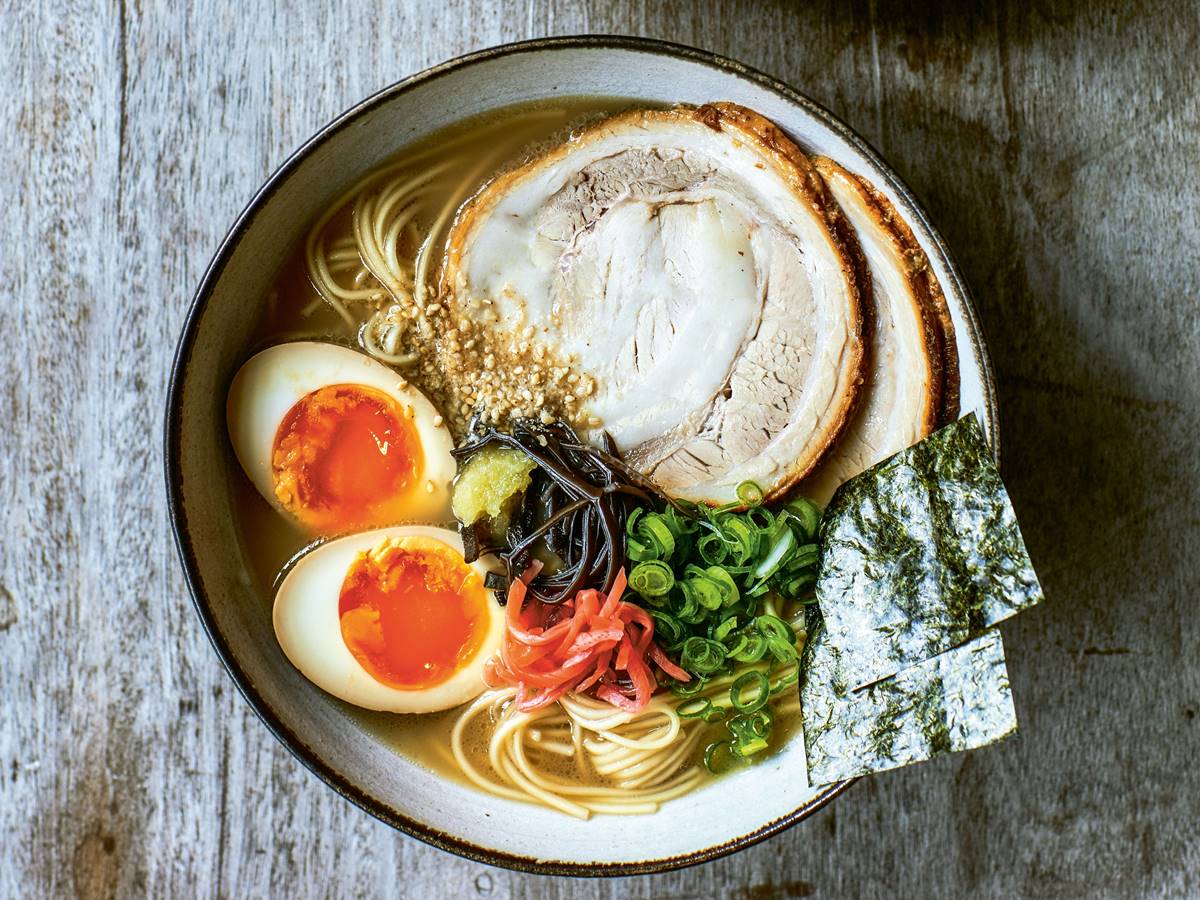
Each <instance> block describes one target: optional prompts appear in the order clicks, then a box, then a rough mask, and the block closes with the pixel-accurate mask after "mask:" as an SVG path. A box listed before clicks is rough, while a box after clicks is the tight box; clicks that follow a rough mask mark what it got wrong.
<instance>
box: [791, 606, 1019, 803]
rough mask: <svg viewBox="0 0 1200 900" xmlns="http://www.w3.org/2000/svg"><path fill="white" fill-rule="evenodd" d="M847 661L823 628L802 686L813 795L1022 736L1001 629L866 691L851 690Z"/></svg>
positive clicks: (813, 641)
mask: <svg viewBox="0 0 1200 900" xmlns="http://www.w3.org/2000/svg"><path fill="white" fill-rule="evenodd" d="M844 661H845V654H844V653H842V652H840V651H839V650H837V649H836V648H835V647H834V646H832V644H831V643H830V641H829V634H828V632H827V631H825V629H824V628H823V627H822V625H821V624H820V622H819V620H818V621H817V623H816V624H815V626H814V628H813V630H812V632H810V639H809V643H808V645H807V647H806V648H805V652H804V659H803V662H802V665H801V670H802V672H803V674H802V676H801V683H800V704H801V712H802V717H803V721H804V749H805V753H806V756H807V760H808V783H809V785H811V786H812V787H816V786H818V785H822V784H828V783H829V782H833V781H841V780H844V779H847V778H854V777H856V776H859V775H867V774H870V773H872V772H881V771H884V770H886V769H894V768H897V767H899V766H905V765H909V764H911V763H915V762H921V761H924V760H927V759H932V758H933V757H935V756H939V755H941V754H943V753H953V752H955V751H958V750H970V749H973V748H975V747H981V746H983V745H984V744H990V743H992V742H994V741H998V740H1000V739H1001V738H1003V737H1006V736H1007V735H1009V734H1012V733H1013V732H1014V731H1015V730H1016V728H1017V718H1016V711H1015V710H1014V708H1013V700H1012V690H1011V688H1010V686H1009V682H1008V671H1007V669H1006V668H1005V665H1004V647H1003V644H1002V643H1001V640H1000V632H999V631H997V630H995V629H992V630H990V631H987V632H985V633H984V634H983V635H982V636H981V637H977V638H976V639H974V640H973V641H970V642H969V643H966V644H963V645H962V646H960V647H956V648H955V649H953V650H950V651H948V652H946V653H942V654H940V655H938V656H934V657H932V658H930V659H926V660H923V661H922V662H919V663H917V664H916V665H914V666H911V667H909V668H907V669H904V670H903V671H901V672H899V673H897V674H896V675H893V676H892V677H890V678H887V679H885V680H883V681H880V682H877V683H875V684H873V685H871V686H870V687H868V688H864V689H862V690H859V691H849V690H848V680H847V677H846V673H845V672H844V671H843V667H842V663H843V662H844Z"/></svg>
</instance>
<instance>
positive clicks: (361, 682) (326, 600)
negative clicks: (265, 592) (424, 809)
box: [273, 525, 504, 713]
mask: <svg viewBox="0 0 1200 900" xmlns="http://www.w3.org/2000/svg"><path fill="white" fill-rule="evenodd" d="M408 536H420V537H427V538H434V539H435V540H438V541H441V542H442V543H444V544H447V545H448V546H449V547H450V548H451V549H452V550H454V552H456V553H457V554H458V555H459V556H461V555H462V552H463V546H462V541H461V539H460V538H459V536H458V533H457V532H455V531H452V530H450V529H448V528H433V527H429V526H423V525H403V526H397V527H392V528H379V529H376V530H374V531H365V532H362V533H361V534H353V535H350V536H349V537H343V538H338V539H337V540H334V541H330V542H329V543H327V544H322V545H320V546H319V547H317V548H316V549H315V550H313V551H312V552H311V553H308V554H307V555H306V556H304V557H302V558H301V559H300V560H299V561H298V562H297V563H296V564H295V566H294V567H293V568H292V570H291V571H290V572H289V573H288V575H287V577H286V578H284V580H283V583H282V584H281V585H280V586H279V591H278V592H277V593H276V595H275V609H274V613H273V620H274V625H275V637H276V638H277V639H278V641H279V646H280V647H281V648H283V652H284V654H285V655H286V656H287V658H288V660H289V661H290V662H291V663H292V665H294V666H295V667H296V668H297V669H299V670H300V672H301V674H303V675H304V677H306V678H307V679H308V680H309V681H311V682H312V683H313V684H315V685H316V686H317V687H319V688H321V689H322V690H324V691H327V692H329V693H330V694H333V695H334V696H335V697H338V698H339V699H341V700H345V701H346V702H347V703H353V704H354V705H355V706H361V707H363V708H364V709H375V710H382V711H385V712H396V713H427V712H436V711H437V710H441V709H450V708H451V707H454V706H458V705H460V704H462V703H466V702H467V701H468V700H470V699H472V698H473V697H476V696H478V695H479V693H480V692H481V691H483V689H484V687H485V684H484V681H483V667H484V664H485V663H486V662H487V660H488V659H489V658H490V657H491V656H493V655H494V654H495V653H496V651H497V650H499V649H500V642H501V640H502V639H503V637H504V611H503V610H502V609H501V608H500V606H499V604H497V603H496V602H495V601H494V600H493V599H492V597H491V595H490V592H489V593H488V596H487V597H486V606H487V612H488V622H487V630H486V632H485V634H484V638H483V641H482V642H481V644H480V646H479V649H478V651H477V652H476V653H475V655H474V656H472V657H471V659H470V660H468V661H467V662H466V663H465V664H464V665H463V666H462V667H461V668H460V669H459V670H458V671H457V672H455V673H454V674H453V675H451V676H450V677H449V678H448V679H446V680H445V681H443V682H442V683H441V684H436V685H433V686H432V687H427V688H411V689H404V690H402V689H400V688H394V687H389V686H388V685H386V684H382V683H380V682H379V681H377V680H376V679H375V678H374V677H373V676H372V675H371V674H370V673H369V672H368V671H367V670H366V669H364V668H363V667H362V666H361V665H360V664H359V662H358V660H357V659H355V658H354V655H353V654H352V653H351V652H350V650H349V649H348V648H347V647H346V643H345V641H344V640H343V638H342V628H341V620H340V618H339V616H338V601H339V598H340V595H341V590H342V583H343V582H344V580H345V578H346V572H347V571H348V570H349V568H350V566H351V565H352V564H353V563H354V561H355V560H356V559H357V558H358V556H359V554H360V553H365V552H367V551H369V550H371V549H372V548H374V547H376V546H378V545H379V544H381V543H382V542H383V541H385V540H387V539H389V538H400V537H408ZM469 565H470V566H471V568H473V569H474V570H475V571H476V572H478V573H479V577H480V578H483V577H485V576H486V574H487V568H486V567H485V566H484V565H483V564H482V563H481V562H478V561H476V562H473V563H469Z"/></svg>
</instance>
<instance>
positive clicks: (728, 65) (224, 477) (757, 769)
mask: <svg viewBox="0 0 1200 900" xmlns="http://www.w3.org/2000/svg"><path fill="white" fill-rule="evenodd" d="M575 95H591V96H603V97H615V98H621V99H623V100H624V99H627V100H628V101H629V103H630V104H635V103H639V102H640V103H646V104H654V105H662V104H673V103H687V104H702V103H705V102H707V101H713V100H728V101H733V102H736V103H739V104H743V105H745V106H748V107H750V108H752V109H754V110H757V111H758V112H760V113H762V114H763V115H765V116H766V117H767V118H769V119H771V120H773V121H774V122H775V123H777V124H778V125H779V126H781V127H782V128H783V129H784V130H785V131H786V132H787V133H788V134H789V135H790V136H791V137H792V138H793V140H795V141H796V143H798V144H799V145H800V147H801V148H802V149H804V150H806V151H808V152H810V153H814V154H821V155H824V156H828V157H831V158H833V159H835V160H837V161H839V162H840V163H841V164H842V165H843V166H845V167H846V168H848V169H850V170H852V171H854V172H857V173H859V174H861V175H864V176H865V177H866V178H868V179H869V180H870V181H872V182H873V183H874V185H875V186H876V187H877V188H878V189H879V190H880V191H882V192H883V193H884V194H885V195H886V196H887V197H888V199H890V200H891V202H892V204H893V205H894V206H895V208H896V209H897V210H898V211H899V212H900V214H901V215H902V216H903V217H904V218H905V219H906V220H907V222H908V224H909V226H910V227H911V229H912V231H913V233H914V234H915V236H916V239H917V241H918V242H919V243H920V245H921V247H922V248H923V250H924V251H925V253H926V254H927V256H928V257H929V260H930V264H931V266H932V267H933V270H934V272H935V274H936V276H937V278H938V279H939V281H940V282H941V285H942V288H943V290H944V292H945V295H946V300H947V304H948V307H949V310H950V314H951V317H952V319H953V323H954V330H955V335H956V342H957V355H958V359H959V367H960V378H961V383H960V391H961V406H962V409H963V411H964V412H965V411H969V410H975V411H976V412H977V413H978V414H979V415H980V418H981V420H982V421H983V423H984V426H985V428H986V430H987V432H988V433H989V435H990V436H991V439H992V441H993V444H994V443H995V440H996V411H995V398H994V392H993V387H992V379H991V373H990V369H989V364H988V361H987V355H986V351H985V348H984V345H983V341H982V337H981V335H980V332H979V327H978V323H977V321H976V317H975V313H974V311H973V309H972V307H971V302H970V298H969V296H968V292H967V289H966V286H965V285H964V283H963V281H962V279H961V277H960V275H959V273H958V270H957V269H956V267H955V266H954V263H953V262H952V261H951V259H950V256H949V253H948V251H947V249H946V247H945V245H944V244H943V242H942V240H941V238H940V237H939V236H938V234H937V232H936V231H935V230H934V228H933V227H932V225H931V224H930V223H929V220H928V218H927V217H926V215H925V213H924V212H923V211H922V210H921V208H920V207H919V206H918V205H917V203H916V201H915V200H914V199H913V197H912V195H911V193H910V192H909V190H908V189H907V188H906V187H905V186H904V184H903V183H902V182H901V181H900V180H899V179H898V178H897V177H896V175H895V174H894V173H893V172H892V171H891V170H890V169H889V168H888V167H887V166H886V165H885V164H884V163H883V162H882V161H881V160H880V159H879V157H878V156H877V155H876V154H875V153H874V151H872V150H871V149H870V148H869V147H868V146H867V145H866V143H865V142H864V141H863V140H862V139H861V138H859V137H858V136H857V135H855V133H854V132H853V131H851V130H850V129H849V128H848V127H847V126H846V125H844V124H843V123H841V122H840V121H838V120H837V119H836V118H835V117H833V116H832V115H831V114H830V113H828V112H827V111H825V110H824V109H822V108H821V107H820V106H818V105H817V104H815V103H813V102H812V101H811V100H809V99H807V98H806V97H804V96H803V95H802V94H800V93H798V92H797V91H795V90H793V89H792V88H790V87H788V86H786V85H784V84H781V83H780V82H778V81H776V80H774V79H772V78H770V77H768V76H766V75H763V74H761V73H758V72H755V71H753V70H751V69H748V68H747V67H745V66H743V65H740V64H738V63H736V62H733V61H731V60H727V59H722V58H720V57H717V56H714V55H712V54H709V53H705V52H701V51H697V50H692V49H688V48H684V47H679V46H675V45H669V44H663V43H658V42H652V41H644V40H634V39H626V38H599V37H588V38H561V39H552V40H539V41H531V42H526V43H521V44H513V45H508V46H504V47H498V48H494V49H489V50H484V51H481V52H478V53H474V54H471V55H468V56H464V57H461V58H459V59H456V60H453V61H451V62H448V63H445V64H443V65H440V66H437V67H434V68H432V69H429V70H428V71H425V72H422V73H420V74H418V75H415V76H413V77H411V78H408V79H405V80H404V81H401V82H398V83H397V84H395V85H392V86H391V87H389V88H386V89H385V90H383V91H381V92H380V93H378V94H376V95H375V96H373V97H371V98H369V99H367V100H365V101H363V102H362V103H361V104H359V105H357V106H355V107H354V108H352V109H350V110H349V111H347V112H345V113H344V114H342V115H341V116H339V117H338V118H337V119H335V120H334V121H332V122H331V123H330V124H329V125H327V126H325V127H324V128H322V129H321V130H320V131H319V132H318V133H317V134H316V135H315V136H314V137H313V138H312V139H311V140H309V141H308V142H307V143H306V144H304V146H303V147H301V148H300V149H299V150H298V151H297V152H296V153H295V154H294V155H292V156H291V158H289V159H288V160H287V161H286V162H284V163H283V165H282V166H280V167H279V169H278V170H277V171H276V172H275V173H274V174H273V175H271V177H270V178H269V179H268V180H267V181H266V183H265V184H264V185H263V187H262V188H261V190H260V191H259V192H258V193H257V194H256V195H255V197H254V198H253V199H252V200H251V201H250V203H249V205H248V206H247V207H246V208H245V210H244V211H243V212H242V214H241V215H240V216H239V217H238V219H237V220H236V221H235V222H234V223H233V225H232V227H231V228H230V230H229V233H228V235H227V236H226V237H225V239H224V241H223V242H222V244H221V246H220V248H219V249H218V251H217V253H216V255H215V257H214V258H213V261H212V263H211V265H210V266H209V268H208V270H207V272H206V273H205V275H204V278H203V280H202V282H201V284H200V286H199V289H198V290H197V292H196V295H195V299H194V300H193V302H192V306H191V309H190V311H189V313H188V316H187V320H186V323H185V325H184V329H183V334H182V337H181V338H180V342H179V347H178V351H177V353H176V357H175V362H174V368H173V372H172V379H171V385H170V391H169V396H168V406H167V413H166V475H167V489H168V495H169V502H170V509H171V516H172V524H173V527H174V532H175V538H176V542H177V545H178V548H179V553H180V556H181V559H182V562H183V567H184V571H185V574H186V577H187V581H188V585H189V588H190V590H191V593H192V596H193V599H194V602H195V606H196V610H197V612H198V614H199V616H200V620H201V622H202V623H203V626H204V628H205V630H206V631H207V633H208V636H209V638H210V639H211V641H212V645H213V647H214V649H215V650H216V652H217V654H218V655H219V656H220V658H221V660H222V662H223V663H224V665H225V667H226V669H227V670H228V672H229V674H230V676H231V677H232V678H233V680H234V682H235V683H236V684H237V686H238V689H239V690H240V691H241V693H242V694H243V695H244V696H245V698H246V700H247V701H248V702H249V703H250V705H251V706H252V707H253V709H254V711H255V712H256V713H257V714H258V715H259V717H260V718H261V719H262V720H263V723H264V724H265V725H266V726H267V728H268V729H269V730H270V731H271V732H272V733H273V734H274V735H275V737H276V738H278V739H279V740H280V741H281V742H282V743H283V744H284V746H286V747H287V748H288V749H289V750H290V751H291V752H292V753H293V754H294V755H295V756H296V757H297V758H298V759H299V760H300V761H301V762H303V763H304V764H305V765H306V766H307V767H308V768H309V769H310V770H311V771H312V772H313V773H314V774H315V775H316V776H317V777H319V778H320V779H321V780H322V781H324V782H325V783H326V784H327V785H328V786H329V787H331V788H333V789H334V790H335V791H337V792H338V793H339V794H341V795H342V796H344V797H345V798H346V799H348V800H350V801H351V802H353V803H355V804H356V805H358V806H360V807H361V808H362V809H364V810H366V811H367V812H369V813H370V814H372V815H374V816H376V817H377V818H379V819H381V820H382V821H384V822H387V823H388V824H389V825H392V826H393V827H395V828H397V829H399V830H400V831H403V832H405V833H406V834H409V835H412V836H414V837H417V838H419V839H421V840H423V841H425V842H427V843H429V844H432V845H434V846H436V847H439V848H441V849H444V850H447V851H450V852H453V853H456V854H459V855H461V856H464V857H468V858H470V859H474V860H479V861H481V862H486V863H490V864H494V865H500V866H506V867H511V868H516V869H523V870H528V871H535V872H543V873H552V874H569V875H627V874H636V873H641V872H654V871H663V870H666V869H671V868H676V867H680V866H685V865H690V864H694V863H698V862H703V861H706V860H710V859H714V858H716V857H719V856H723V855H725V854H728V853H732V852H734V851H736V850H739V849H741V848H744V847H746V846H749V845H751V844H754V843H756V842H758V841H761V840H763V839H765V838H768V837H770V836H771V835H773V834H777V833H778V832H780V831H782V830H783V829H785V828H788V827H789V826H791V825H793V824H795V823H796V822H798V821H800V820H801V819H803V818H805V817H806V816H808V815H810V814H812V813H813V812H814V811H816V810H817V809H819V808H820V807H822V806H823V805H824V804H826V803H828V802H829V801H830V800H832V799H833V798H834V797H836V796H837V795H838V794H839V793H841V791H843V790H844V789H845V788H846V787H847V783H846V782H842V783H839V784H833V785H826V786H823V787H819V788H810V787H809V786H808V783H807V779H806V775H805V761H804V747H803V741H802V740H800V739H799V738H798V737H794V738H792V739H791V740H789V741H788V742H787V743H786V745H784V746H783V747H782V748H781V749H780V750H779V752H777V753H775V754H774V755H772V756H771V757H770V758H769V759H766V760H763V761H762V762H761V763H759V764H756V765H754V766H750V767H747V768H745V769H741V770H739V771H737V772H735V773H732V774H728V775H725V776H722V777H721V778H719V779H716V780H714V781H712V782H711V783H709V784H707V785H705V786H704V787H702V788H700V789H698V790H695V791H693V792H692V793H690V794H687V795H685V796H683V797H679V798H677V799H674V800H671V801H668V802H667V803H666V804H665V805H664V806H663V807H662V808H661V809H660V810H659V811H658V812H657V813H654V814H651V815H646V816H642V817H639V818H638V819H637V821H636V827H631V821H630V819H628V818H626V817H621V816H610V815H598V816H594V817H592V818H591V819H589V820H586V821H584V820H576V819H572V818H568V817H565V816H563V815H562V814H561V813H559V812H556V811H553V810H551V809H547V808H543V807H537V806H532V805H528V804H524V803H521V802H517V801H514V800H508V799H504V798H500V797H495V796H491V795H489V794H485V793H482V792H480V791H478V790H477V789H475V788H473V787H469V786H467V785H466V784H464V783H460V782H457V781H451V780H447V779H446V778H445V777H444V776H441V775H438V774H436V773H434V772H432V771H429V770H427V769H425V768H422V767H421V766H419V765H417V764H416V763H414V762H412V761H410V760H409V759H407V758H406V757H404V756H402V755H399V754H397V752H396V751H395V750H394V749H393V748H392V747H389V746H387V745H386V744H385V743H384V742H383V741H381V740H380V739H379V738H378V737H377V736H375V735H373V734H372V733H370V732H368V731H367V730H364V729H363V728H361V727H359V726H358V725H357V723H356V722H355V721H354V720H353V719H352V718H351V717H349V716H348V714H347V712H346V710H345V709H344V707H342V706H341V705H339V704H338V703H337V702H336V701H334V700H332V699H331V698H329V697H328V696H326V695H325V694H323V693H322V692H321V691H320V690H319V689H317V688H316V687H315V686H313V685H312V684H310V683H309V682H308V681H306V680H305V678H304V677H303V676H302V675H301V674H300V673H299V672H298V671H297V670H296V669H295V668H293V667H292V665H291V664H290V663H289V662H288V660H287V659H286V658H285V656H284V654H283V652H282V651H281V650H280V648H279V645H278V644H277V642H276V640H275V635H274V633H273V631H272V623H271V614H270V598H269V597H265V596H263V591H262V589H261V588H260V587H259V586H258V585H257V584H256V582H255V579H254V578H252V577H251V576H250V574H249V564H248V562H247V552H246V548H245V546H244V544H243V537H242V535H241V534H240V532H239V529H238V526H237V516H236V515H235V511H234V504H235V498H234V497H233V492H232V491H231V490H230V489H229V487H228V486H229V485H230V484H232V483H233V479H235V478H236V477H237V476H238V472H237V463H236V461H235V460H234V458H233V453H232V450H231V448H230V446H229V439H228V436H227V434H226V430H225V419H224V415H225V396H226V394H227V392H228V390H229V385H230V382H231V380H232V378H233V375H234V373H235V372H236V371H237V369H238V367H239V366H240V365H241V363H242V362H243V361H244V358H245V351H246V347H247V345H248V342H249V341H250V337H251V334H252V333H253V329H254V326H255V321H256V317H257V315H258V308H257V307H258V301H257V299H256V298H264V297H265V296H266V295H267V292H268V291H269V290H270V287H271V285H272V282H273V279H274V277H275V275H276V273H277V271H278V270H279V268H280V267H281V266H282V265H283V264H284V261H285V260H286V259H287V257H288V255H289V254H290V253H291V252H292V250H293V248H294V247H295V246H296V245H297V242H299V241H301V240H302V239H303V237H304V234H305V232H306V230H307V228H308V227H309V224H310V223H311V222H312V221H313V220H314V219H315V218H316V217H317V216H318V215H319V214H320V213H321V212H322V211H323V210H324V209H326V208H327V207H328V206H329V204H331V203H332V202H333V201H334V200H335V199H336V198H337V197H339V196H341V195H342V194H344V192H345V191H346V190H347V189H348V188H349V187H351V186H352V185H353V184H354V183H355V182H356V181H357V180H358V179H359V178H360V177H362V176H363V175H364V174H365V173H367V172H368V171H370V170H371V169H373V168H374V167H376V166H378V165H379V164H380V163H381V162H383V161H385V160H387V159H388V158H389V157H392V156H393V155H395V154H396V152H397V151H398V150H399V149H401V148H402V147H404V146H406V145H408V144H411V143H414V142H416V141H419V140H420V139H421V138H422V137H424V136H426V135H428V134H430V133H432V132H435V131H437V130H438V129H440V128H443V127H445V126H448V125H450V124H452V123H454V122H456V121H459V120H462V119H464V118H467V117H471V116H475V115H481V114H485V113H487V112H488V111H489V110H493V109H498V108H501V107H507V106H510V105H514V104H519V103H528V102H535V101H540V100H546V99H547V98H553V97H564V96H575Z"/></svg>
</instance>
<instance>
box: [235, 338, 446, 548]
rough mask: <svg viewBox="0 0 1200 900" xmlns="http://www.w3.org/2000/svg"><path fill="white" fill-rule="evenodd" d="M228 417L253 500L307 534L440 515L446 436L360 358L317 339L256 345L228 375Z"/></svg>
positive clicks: (433, 417) (393, 377) (428, 411)
mask: <svg viewBox="0 0 1200 900" xmlns="http://www.w3.org/2000/svg"><path fill="white" fill-rule="evenodd" d="M226 417H227V421H228V426H229V435H230V438H231V440H232V442H233V449H234V452H235V453H236V454H237V458H238V461H239V462H240V463H241V464H242V468H243V469H244V470H245V471H246V474H247V475H248V476H249V478H250V480H251V481H252V482H253V483H254V486H255V487H256V488H258V491H259V493H260V494H262V495H263V497H265V498H266V499H267V501H268V502H269V503H270V504H271V505H272V506H274V507H275V508H276V509H278V510H280V511H281V512H283V513H284V514H286V515H289V516H291V517H292V518H294V519H296V520H298V521H299V522H300V523H301V524H302V525H303V526H305V527H306V528H307V529H308V530H309V531H310V532H312V533H313V534H322V535H332V534H341V533H345V532H349V531H355V530H359V529H364V528H377V527H379V526H382V525H393V524H397V523H400V522H406V521H407V522H412V521H418V522H446V521H449V520H450V481H451V479H452V478H453V477H454V471H455V464H454V459H453V458H452V457H451V456H450V451H451V450H452V449H453V447H454V440H453V438H452V437H451V436H450V431H449V429H448V428H447V427H446V425H445V422H444V421H443V419H442V417H441V416H440V415H438V412H437V410H436V409H435V408H434V407H433V404H432V403H430V402H429V400H428V399H426V397H425V395H424V394H422V393H421V392H420V391H418V390H417V389H416V388H414V387H412V386H411V385H410V384H408V382H406V381H405V380H404V379H403V378H402V377H401V376H400V375H398V374H397V373H396V372H395V371H393V370H392V369H390V368H388V367H387V366H385V365H384V364H383V363H381V362H378V361H377V360H374V359H372V358H371V357H369V356H366V355H365V354H362V353H359V352H357V351H355V350H351V349H349V348H347V347H339V346H337V345H336V344H326V343H320V342H315V341H299V342H296V343H290V344H279V345H277V346H274V347H270V348H268V349H266V350H263V351H262V352H261V353H258V354H256V355H255V356H253V357H251V358H250V360H249V361H247V362H246V364H245V365H243V366H242V368H241V370H240V371H239V372H238V373H237V375H236V376H235V377H234V379H233V384H232V386H231V387H230V389H229V399H228V403H227V405H226Z"/></svg>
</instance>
